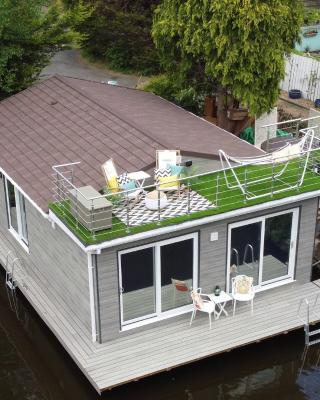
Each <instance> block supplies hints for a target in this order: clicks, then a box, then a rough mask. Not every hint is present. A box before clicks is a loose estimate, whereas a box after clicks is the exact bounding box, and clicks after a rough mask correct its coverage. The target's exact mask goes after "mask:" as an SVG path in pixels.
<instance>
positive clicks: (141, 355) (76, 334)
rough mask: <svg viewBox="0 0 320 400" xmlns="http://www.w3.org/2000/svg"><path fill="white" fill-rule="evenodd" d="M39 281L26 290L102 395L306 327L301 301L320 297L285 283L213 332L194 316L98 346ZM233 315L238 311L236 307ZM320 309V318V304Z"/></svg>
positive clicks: (31, 280) (319, 289) (310, 287)
mask: <svg viewBox="0 0 320 400" xmlns="http://www.w3.org/2000/svg"><path fill="white" fill-rule="evenodd" d="M2 253H3V254H0V259H1V260H2V261H3V257H4V253H5V252H2ZM37 279H45V277H41V271H36V275H35V276H32V277H28V278H27V279H26V280H25V283H26V285H27V288H26V287H23V286H22V287H20V290H21V291H22V293H23V294H24V295H25V296H26V297H27V299H28V300H29V301H30V303H31V304H32V305H33V307H34V308H35V309H36V311H37V312H38V313H39V315H40V316H41V317H42V319H43V320H44V321H45V323H46V324H47V325H48V326H49V328H50V329H51V330H52V331H53V333H54V334H55V335H56V337H57V338H58V340H59V341H60V342H61V344H62V345H63V346H64V347H65V349H66V350H67V352H68V353H69V354H70V356H71V357H72V358H73V360H74V361H75V362H76V363H77V365H78V366H79V368H80V369H81V370H82V372H83V373H84V374H85V375H86V376H87V378H88V379H89V381H90V382H91V383H92V384H93V386H94V387H95V388H96V390H97V391H103V390H105V389H108V388H111V387H114V386H117V385H120V384H123V383H126V382H130V381H132V380H136V379H140V378H142V377H144V376H148V375H151V374H154V373H157V372H160V371H165V370H167V369H171V368H174V367H177V366H180V365H183V364H186V363H190V362H192V361H195V360H199V359H202V358H205V357H208V356H211V355H214V354H218V353H221V352H224V351H228V350H230V349H233V348H236V347H239V346H244V345H246V344H249V343H253V342H256V341H260V340H263V339H265V338H267V337H272V336H275V335H278V334H282V333H284V332H286V331H290V330H293V329H297V328H300V327H302V326H303V321H302V320H301V319H300V318H299V317H298V315H297V310H298V306H299V302H300V299H302V298H304V297H308V299H309V301H310V303H312V302H313V301H314V299H315V298H316V296H317V295H318V294H320V280H319V281H317V282H314V283H312V282H310V283H307V284H304V285H299V284H297V283H296V284H290V285H285V286H282V287H279V288H275V289H272V290H269V291H266V292H261V293H257V294H256V297H255V300H254V315H253V316H251V314H250V306H249V305H247V304H239V306H238V305H237V309H236V316H235V317H234V318H233V317H232V316H231V315H229V316H228V317H224V316H223V317H221V318H220V319H219V320H217V321H213V325H212V330H211V331H210V330H209V329H208V317H207V315H206V314H201V313H199V315H197V317H196V319H195V321H194V323H193V325H192V327H190V326H189V320H190V313H188V314H184V315H182V316H179V317H177V318H172V319H170V320H168V321H167V322H166V323H165V324H163V325H161V326H152V325H150V326H149V327H148V329H146V330H145V331H143V332H134V330H133V331H132V333H131V334H129V335H125V336H123V337H120V338H117V339H115V340H113V341H109V342H106V343H103V344H97V343H96V344H93V343H92V342H91V338H90V336H89V335H88V332H87V330H86V328H85V326H84V325H83V324H82V322H81V321H79V320H77V318H76V317H75V315H72V311H69V312H68V313H63V314H62V313H59V308H57V307H56V304H59V305H61V307H63V303H62V299H59V298H57V297H56V298H55V304H53V303H52V302H51V301H50V299H49V296H47V295H46V293H44V292H43V291H42V290H41V288H40V285H38V284H37ZM50 298H51V296H50ZM228 311H229V312H230V313H231V312H232V310H231V307H229V308H228ZM317 311H318V313H319V315H320V305H319V306H318V310H317ZM310 315H311V317H310V320H311V322H313V321H318V320H319V317H318V315H316V314H315V313H313V312H311V314H310ZM66 316H67V317H68V318H67V317H66ZM235 333H236V334H235Z"/></svg>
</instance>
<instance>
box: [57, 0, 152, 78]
mask: <svg viewBox="0 0 320 400" xmlns="http://www.w3.org/2000/svg"><path fill="white" fill-rule="evenodd" d="M159 1H160V0H88V1H87V3H88V4H90V5H92V7H93V12H92V15H91V17H90V18H88V19H86V20H84V21H82V22H81V23H79V24H77V26H76V29H77V30H78V32H80V33H82V34H84V39H83V40H82V43H81V47H82V49H83V50H85V52H86V53H87V54H88V55H89V56H92V57H93V58H96V59H99V60H102V61H105V62H107V63H108V65H109V66H110V67H111V68H113V69H120V70H124V71H127V70H129V71H137V72H141V73H147V74H148V73H154V72H157V71H158V68H159V63H158V57H157V52H156V51H155V48H154V45H153V42H152V38H151V24H152V12H153V8H154V6H155V5H157V4H158V3H159ZM64 3H65V4H66V5H67V6H69V7H70V6H71V7H72V6H73V7H75V5H76V4H77V3H78V1H77V0H64Z"/></svg>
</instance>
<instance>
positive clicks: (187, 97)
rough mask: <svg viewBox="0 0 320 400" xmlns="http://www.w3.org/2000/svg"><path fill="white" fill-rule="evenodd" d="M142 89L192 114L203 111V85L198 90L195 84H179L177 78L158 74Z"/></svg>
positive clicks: (199, 113) (204, 93) (205, 92)
mask: <svg viewBox="0 0 320 400" xmlns="http://www.w3.org/2000/svg"><path fill="white" fill-rule="evenodd" d="M143 89H144V90H146V91H148V92H153V93H154V94H156V95H158V96H161V97H163V98H164V99H167V100H169V101H171V102H173V103H175V104H177V105H179V106H181V107H183V108H185V109H187V110H189V111H191V112H193V113H194V114H198V115H202V113H203V106H204V97H205V95H206V94H207V91H206V90H204V89H203V87H201V90H200V89H197V85H194V86H190V85H188V84H181V82H180V81H179V80H178V79H173V78H172V76H170V75H159V76H156V77H154V78H152V79H150V81H149V82H148V83H147V84H146V85H145V86H144V88H143ZM208 92H209V91H208Z"/></svg>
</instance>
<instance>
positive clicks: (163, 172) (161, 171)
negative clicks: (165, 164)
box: [154, 168, 171, 183]
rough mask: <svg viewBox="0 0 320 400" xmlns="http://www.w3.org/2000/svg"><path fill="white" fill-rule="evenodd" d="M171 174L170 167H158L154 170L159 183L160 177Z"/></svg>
mask: <svg viewBox="0 0 320 400" xmlns="http://www.w3.org/2000/svg"><path fill="white" fill-rule="evenodd" d="M167 176H171V170H170V168H157V169H155V170H154V180H155V182H156V183H159V178H163V177H167Z"/></svg>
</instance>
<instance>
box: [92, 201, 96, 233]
mask: <svg viewBox="0 0 320 400" xmlns="http://www.w3.org/2000/svg"><path fill="white" fill-rule="evenodd" d="M94 223H95V215H94V203H93V199H91V233H92V238H93V239H94V238H95V237H96V232H95V228H94Z"/></svg>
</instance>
